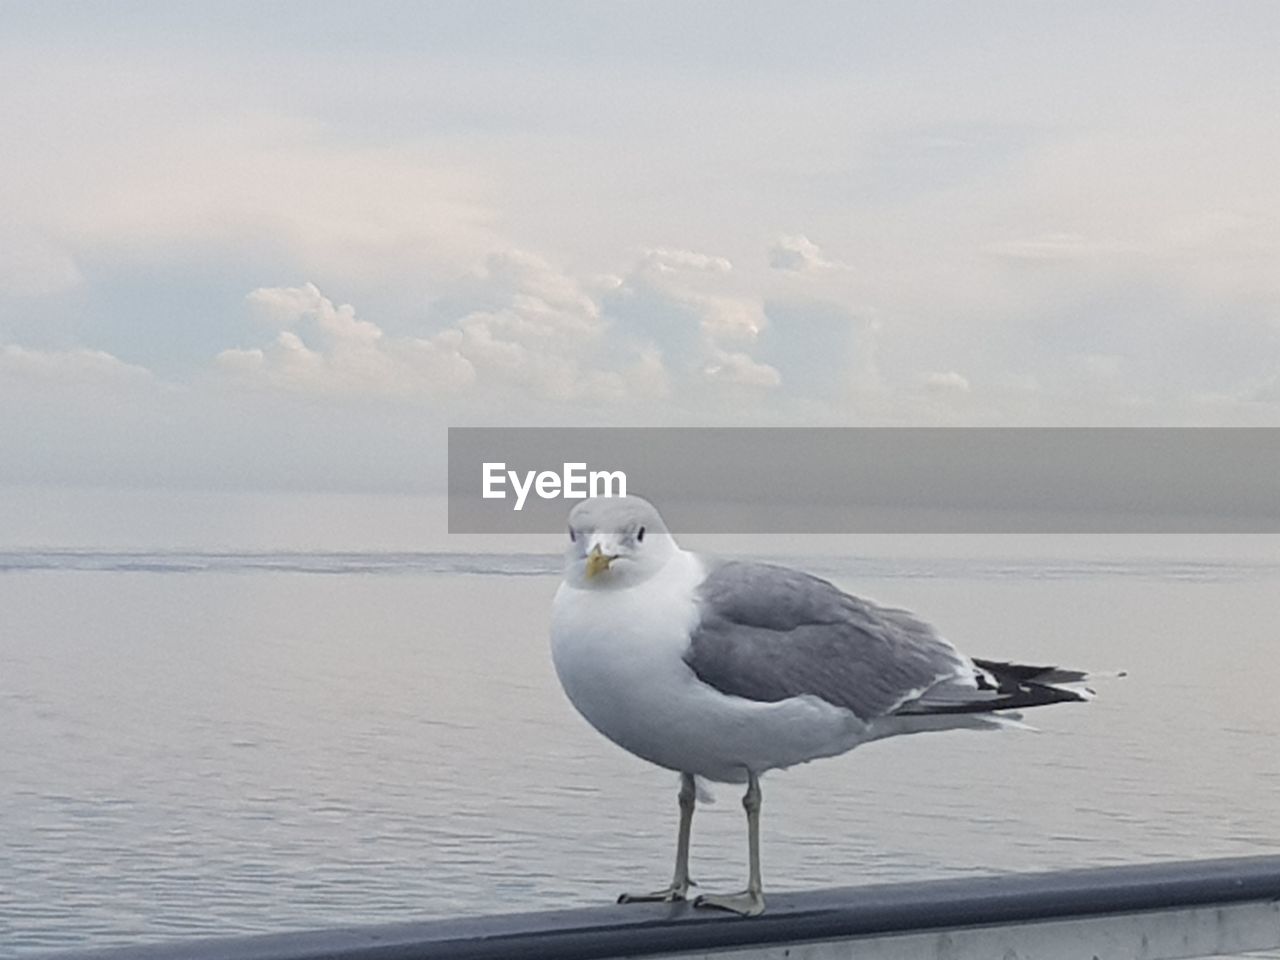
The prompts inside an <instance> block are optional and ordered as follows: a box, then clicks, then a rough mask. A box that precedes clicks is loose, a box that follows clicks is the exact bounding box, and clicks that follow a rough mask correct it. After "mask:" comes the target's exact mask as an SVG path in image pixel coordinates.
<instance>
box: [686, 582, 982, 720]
mask: <svg viewBox="0 0 1280 960" xmlns="http://www.w3.org/2000/svg"><path fill="white" fill-rule="evenodd" d="M698 599H699V610H700V613H701V618H700V622H699V623H698V625H697V627H696V628H695V629H694V632H693V635H692V637H691V641H690V645H689V650H688V652H687V653H686V655H685V662H687V663H688V664H689V666H690V667H691V668H692V669H693V672H694V673H695V674H697V676H698V678H699V679H701V680H702V681H703V682H704V683H707V684H710V685H711V686H713V687H715V688H716V689H717V690H720V691H721V692H722V693H727V694H730V695H733V696H738V697H745V698H747V699H749V700H759V701H766V702H775V701H778V700H786V699H788V698H791V697H799V696H805V695H809V696H815V697H819V698H821V699H823V700H825V701H827V702H828V703H831V704H834V705H836V706H840V707H844V708H846V709H848V710H851V711H852V712H853V713H854V714H856V715H857V716H858V717H860V718H862V719H863V720H871V719H874V718H876V717H881V716H884V715H886V714H889V713H893V712H895V711H896V710H898V709H899V708H901V707H903V706H904V705H905V704H908V703H912V702H914V701H917V700H918V699H919V698H920V697H921V696H922V695H924V694H925V693H926V692H929V691H936V693H937V694H938V695H939V697H938V699H939V700H940V701H943V700H946V701H950V700H952V699H954V700H956V701H960V700H961V699H963V698H964V696H963V695H962V694H961V691H962V690H963V694H964V695H967V697H968V698H972V697H973V695H975V694H977V693H978V686H977V681H976V678H975V667H974V665H973V662H972V661H970V660H969V659H968V658H966V657H964V656H963V655H962V654H960V653H959V652H958V651H957V650H956V649H955V648H954V647H953V646H952V645H951V644H950V643H948V642H947V641H945V640H943V639H942V638H941V637H939V636H938V635H937V633H936V632H935V631H934V629H933V628H932V627H930V626H929V625H928V624H926V623H924V622H923V621H921V620H919V619H917V618H916V617H914V616H913V615H912V614H910V613H908V612H907V611H905V610H896V609H891V608H888V607H881V606H879V605H877V604H875V603H872V602H870V601H868V600H863V599H861V598H859V597H855V596H851V595H850V594H847V593H845V592H844V591H842V590H840V589H839V588H837V587H836V586H835V585H834V584H831V583H829V582H828V581H826V580H823V579H820V578H819V577H815V576H812V575H810V574H807V573H803V572H802V571H799V570H793V569H790V568H788V567H781V566H775V565H773V564H767V563H750V562H743V561H729V562H725V563H721V564H718V565H716V566H714V567H712V568H711V570H710V571H709V572H708V575H707V577H706V579H705V580H703V582H702V584H701V585H700V587H699V596H698ZM953 685H955V686H956V687H958V689H956V690H955V691H954V692H952V691H950V689H949V688H950V687H951V686H953Z"/></svg>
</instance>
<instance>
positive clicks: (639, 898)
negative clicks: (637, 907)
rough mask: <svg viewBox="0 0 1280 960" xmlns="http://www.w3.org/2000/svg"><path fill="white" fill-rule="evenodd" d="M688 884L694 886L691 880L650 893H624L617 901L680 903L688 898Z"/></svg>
mask: <svg viewBox="0 0 1280 960" xmlns="http://www.w3.org/2000/svg"><path fill="white" fill-rule="evenodd" d="M690 885H694V886H696V884H694V883H693V881H692V880H690V881H689V883H687V884H684V885H683V886H680V885H677V884H672V885H671V886H669V887H667V888H666V889H665V890H654V891H653V892H652V893H624V894H622V895H621V896H620V897H618V902H619V903H681V902H683V901H684V900H686V899H688V894H689V887H690Z"/></svg>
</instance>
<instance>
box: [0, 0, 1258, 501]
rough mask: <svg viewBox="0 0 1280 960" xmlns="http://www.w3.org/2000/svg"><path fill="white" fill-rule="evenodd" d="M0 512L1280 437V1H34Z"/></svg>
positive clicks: (13, 46) (4, 280)
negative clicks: (502, 441)
mask: <svg viewBox="0 0 1280 960" xmlns="http://www.w3.org/2000/svg"><path fill="white" fill-rule="evenodd" d="M0 19H2V21H3V25H2V26H0V123H2V124H3V129H4V131H5V146H4V148H3V149H2V150H0V483H8V484H36V485H39V484H91V485H126V486H141V487H179V488H219V489H223V488H226V489H249V490H252V489H285V490H288V489H297V490H321V491H346V490H350V491H369V490H375V491H376V490H387V491H401V492H414V491H420V490H423V489H427V488H430V487H431V486H432V484H434V483H437V482H438V481H439V479H440V478H441V476H442V472H441V465H442V460H443V456H444V450H445V428H446V427H447V426H448V425H504V426H505V425H544V424H546V425H553V424H554V425H561V426H565V425H592V426H602V425H604V426H607V425H614V424H618V425H623V424H625V425H650V424H652V425H665V424H678V425H694V424H696V425H743V424H761V425H770V426H780V425H790V424H822V425H845V424H847V425H895V426H902V425H928V426H973V425H1037V426H1058V425H1097V426H1107V425H1187V426H1193V425H1194V426H1208V425H1220V426H1242V425H1273V426H1274V425H1280V177H1277V176H1276V173H1275V171H1276V170H1280V58H1277V57H1276V56H1275V55H1274V51H1275V50H1276V49H1280V7H1277V6H1276V5H1275V4H1271V3H1265V2H1258V3H1237V2H1223V3H1217V4H1203V3H1177V2H1171V3H1125V4H1116V3H1089V2H1081V3H1072V4H1029V3H1013V2H1006V3H996V2H975V3H969V4H940V3H912V2H904V3H895V4H883V3H869V2H867V3H857V2H854V3H748V2H742V3H716V2H707V3H698V4H687V3H665V2H643V3H641V2H617V3H608V4H605V3H555V2H552V3H540V4H525V3H506V4H504V3H487V2H480V3H475V2H468V3H440V4H418V3H378V2H372V3H369V2H366V3H361V4H352V3H333V2H324V0H315V2H308V3H272V4H242V3H234V2H228V3H216V4H215V3H209V2H204V3H181V2H170V3H130V2H121V3H113V4H102V3H59V2H50V3H26V4H24V3H6V4H4V10H3V17H2V18H0Z"/></svg>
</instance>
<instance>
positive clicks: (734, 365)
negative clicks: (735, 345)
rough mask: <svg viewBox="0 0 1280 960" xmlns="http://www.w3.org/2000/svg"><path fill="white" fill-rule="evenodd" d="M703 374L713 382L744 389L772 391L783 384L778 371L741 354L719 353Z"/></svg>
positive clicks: (704, 369) (704, 368)
mask: <svg viewBox="0 0 1280 960" xmlns="http://www.w3.org/2000/svg"><path fill="white" fill-rule="evenodd" d="M703 373H705V374H706V376H707V378H708V379H709V380H711V381H712V382H715V383H729V384H734V385H735V386H742V387H758V388H769V389H771V388H774V387H777V386H779V385H780V384H781V383H782V377H781V376H780V375H779V374H778V371H777V370H775V369H774V368H773V367H771V366H769V365H768V364H767V363H759V362H758V361H756V360H753V359H751V357H749V356H747V355H746V354H745V353H741V352H732V353H730V352H725V351H717V352H716V354H715V356H714V357H712V359H711V360H710V361H709V362H708V363H707V365H706V366H705V367H703Z"/></svg>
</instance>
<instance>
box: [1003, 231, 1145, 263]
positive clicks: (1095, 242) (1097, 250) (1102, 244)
mask: <svg viewBox="0 0 1280 960" xmlns="http://www.w3.org/2000/svg"><path fill="white" fill-rule="evenodd" d="M986 250H987V252H989V253H992V254H994V255H996V256H998V257H1003V258H1005V259H1007V260H1013V261H1019V260H1021V261H1033V262H1041V263H1044V262H1059V263H1062V262H1069V261H1081V260H1094V259H1100V258H1103V257H1113V256H1119V255H1123V254H1138V253H1141V252H1142V248H1141V247H1140V246H1138V245H1136V244H1131V243H1121V242H1120V241H1118V240H1107V239H1100V238H1090V237H1085V236H1082V235H1081V234H1078V233H1046V234H1041V235H1040V236H1035V237H1026V238H1024V239H1021V240H1004V241H1000V242H997V243H992V244H988V245H987V247H986Z"/></svg>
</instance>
